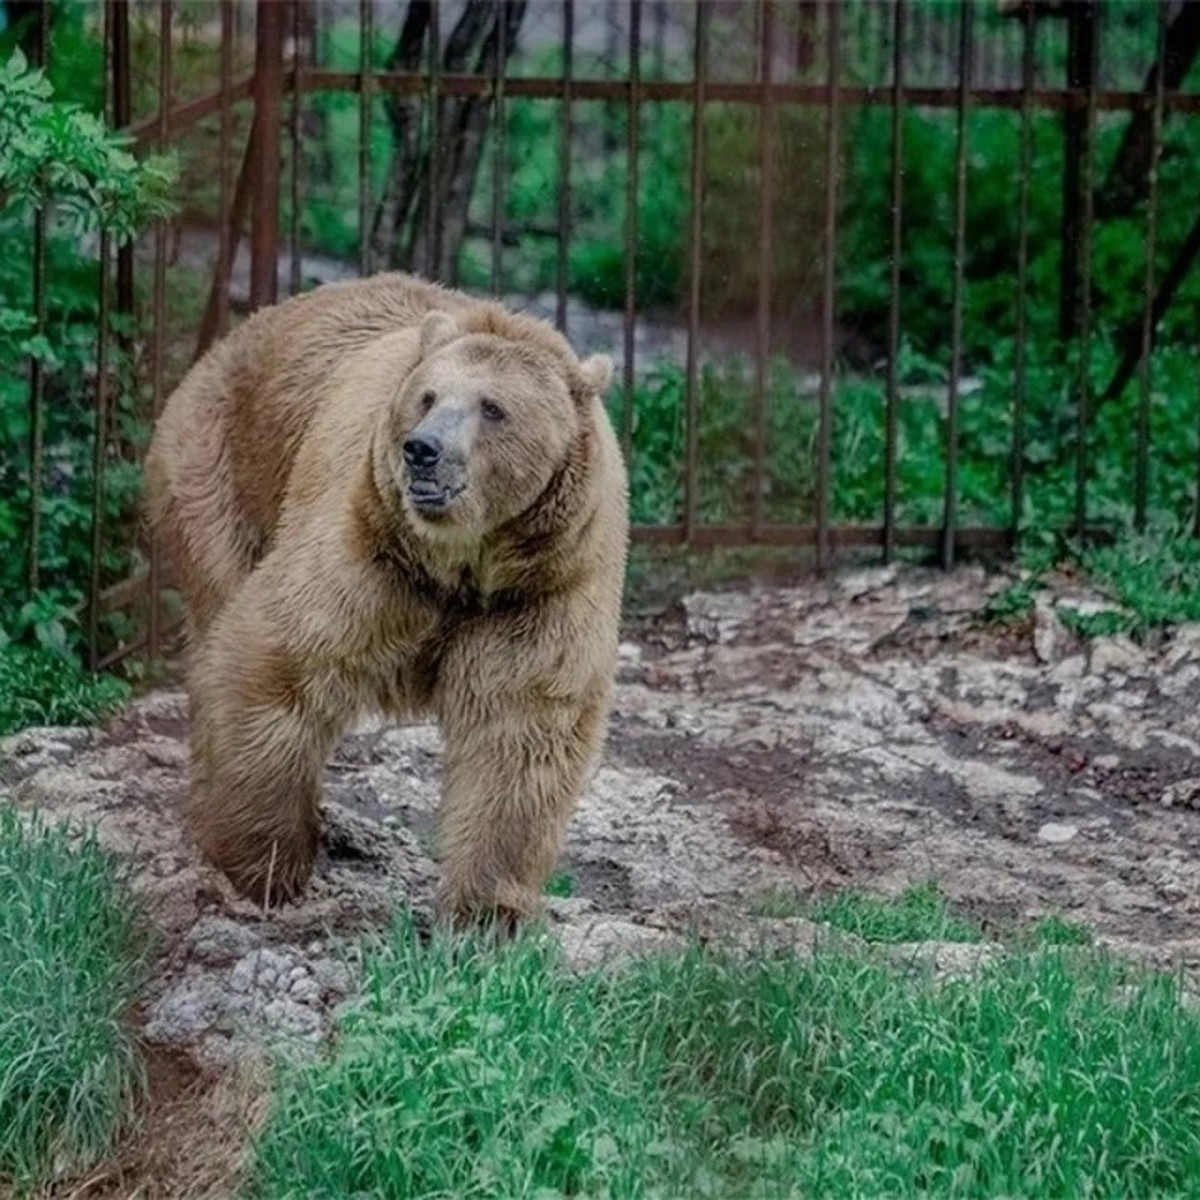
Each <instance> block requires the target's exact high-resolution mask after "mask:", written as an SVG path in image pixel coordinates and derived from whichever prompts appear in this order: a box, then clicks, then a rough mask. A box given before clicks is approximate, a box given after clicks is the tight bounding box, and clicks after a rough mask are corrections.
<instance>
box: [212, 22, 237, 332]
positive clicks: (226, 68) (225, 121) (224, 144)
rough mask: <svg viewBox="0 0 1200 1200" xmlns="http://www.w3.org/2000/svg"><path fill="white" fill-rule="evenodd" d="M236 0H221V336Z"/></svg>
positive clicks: (225, 309) (225, 315)
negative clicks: (234, 9)
mask: <svg viewBox="0 0 1200 1200" xmlns="http://www.w3.org/2000/svg"><path fill="white" fill-rule="evenodd" d="M233 40H234V11H233V0H221V132H220V153H221V162H220V167H219V170H220V173H221V219H220V222H219V230H218V234H217V237H218V242H217V278H218V279H220V280H222V281H223V282H222V285H221V287H220V290H219V292H217V309H216V330H215V332H216V334H217V336H220V335H221V334H223V333H224V332H225V331H226V329H228V327H229V282H228V281H229V269H230V260H231V259H232V257H233V256H232V254H231V239H232V236H233V234H232V230H231V229H230V218H231V208H230V205H231V204H232V194H231V193H232V188H233V180H232V170H233V164H232V161H231V160H232V158H233V151H232V144H233Z"/></svg>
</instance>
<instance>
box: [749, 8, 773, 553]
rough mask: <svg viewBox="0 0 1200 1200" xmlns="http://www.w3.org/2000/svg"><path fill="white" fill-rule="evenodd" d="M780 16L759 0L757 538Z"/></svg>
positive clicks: (758, 532) (753, 504)
mask: <svg viewBox="0 0 1200 1200" xmlns="http://www.w3.org/2000/svg"><path fill="white" fill-rule="evenodd" d="M774 17H775V6H774V4H773V3H772V0H759V6H758V21H759V64H758V69H759V74H758V78H759V97H758V104H759V108H758V172H759V175H758V179H759V188H758V301H757V312H756V314H755V353H754V464H753V471H752V474H751V492H750V537H751V540H753V541H757V540H758V538H759V537H761V536H762V515H763V514H762V507H763V484H764V468H765V463H766V445H767V360H768V359H769V357H770V354H771V259H772V256H773V254H774V252H775V247H774V240H775V236H774V228H773V218H774V206H775V129H774V120H775V113H774V106H773V105H772V103H771V52H772V49H773V40H774Z"/></svg>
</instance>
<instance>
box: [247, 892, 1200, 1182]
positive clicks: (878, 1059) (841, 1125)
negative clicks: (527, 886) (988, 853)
mask: <svg viewBox="0 0 1200 1200" xmlns="http://www.w3.org/2000/svg"><path fill="white" fill-rule="evenodd" d="M922 904H923V905H924V907H923V908H922V907H921V906H920V905H918V908H921V911H922V913H924V912H926V910H927V909H928V907H929V904H928V897H926V900H925V901H923V902H922ZM914 931H915V926H914ZM278 1084H279V1086H278V1090H277V1092H276V1095H275V1099H274V1104H273V1107H272V1110H271V1112H270V1114H269V1117H268V1120H267V1123H266V1126H265V1128H264V1129H263V1130H262V1132H261V1134H260V1136H259V1139H258V1142H257V1145H256V1148H255V1153H254V1159H253V1163H252V1167H251V1170H250V1179H249V1183H250V1187H249V1191H250V1194H251V1195H254V1196H258V1197H272V1198H275V1197H280V1198H282V1197H299V1196H305V1197H312V1198H319V1197H323V1196H328V1197H332V1196H344V1195H376V1196H404V1197H413V1198H416V1197H422V1196H428V1197H433V1196H451V1195H452V1196H457V1197H463V1198H464V1200H469V1198H470V1197H480V1198H482V1197H491V1196H527V1197H540V1198H542V1200H549V1198H550V1197H565V1196H577V1197H583V1196H606V1197H610V1198H611V1200H624V1198H626V1197H629V1198H632V1197H667V1196H694V1197H698V1198H703V1197H727V1196H739V1197H742V1196H744V1197H748V1198H753V1197H762V1198H763V1200H765V1198H766V1197H768V1196H770V1197H782V1196H791V1197H796V1198H797V1200H798V1198H799V1197H801V1196H812V1195H839V1196H840V1195H847V1196H849V1195H888V1196H911V1195H931V1196H967V1195H972V1196H974V1195H980V1196H982V1195H987V1196H1000V1195H1003V1196H1011V1197H1035V1196H1036V1197H1041V1196H1047V1195H1058V1196H1062V1195H1079V1196H1083V1195H1093V1196H1103V1195H1114V1196H1115V1195H1183V1194H1188V1193H1189V1189H1190V1187H1191V1183H1192V1181H1193V1180H1194V1179H1195V1178H1196V1175H1197V1172H1200V1136H1198V1135H1197V1132H1196V1130H1197V1128H1198V1124H1197V1121H1198V1118H1200V1099H1198V1096H1200V1016H1198V1015H1197V1014H1196V1013H1195V1012H1194V1011H1193V1010H1192V1008H1191V1007H1190V1006H1188V1005H1187V1004H1186V1003H1185V1001H1184V998H1183V996H1182V995H1181V987H1180V983H1179V981H1178V980H1175V979H1172V978H1169V977H1164V976H1159V975H1150V974H1143V973H1140V972H1138V971H1136V970H1134V969H1133V968H1130V967H1126V966H1123V965H1120V964H1118V963H1117V962H1115V961H1114V960H1112V959H1110V958H1108V957H1106V956H1105V955H1103V954H1102V953H1099V952H1094V951H1090V950H1086V949H1080V948H1077V947H1075V946H1074V945H1072V946H1071V947H1069V948H1061V949H1051V950H1021V951H1013V952H1011V953H1007V954H1003V955H1001V956H1000V957H999V958H998V959H997V960H996V961H994V962H990V963H988V964H986V965H983V966H981V967H980V969H979V970H978V973H976V974H975V975H973V976H967V977H963V978H953V979H944V980H937V979H936V978H935V977H934V976H933V974H932V972H931V970H930V969H928V968H925V967H921V966H917V965H910V964H905V965H900V964H889V963H886V962H880V961H879V960H878V959H876V958H872V957H870V956H869V955H868V954H865V953H863V954H860V953H855V952H851V951H849V950H847V949H846V947H845V946H844V945H838V944H836V943H832V942H831V944H830V945H829V946H827V947H818V949H817V951H816V953H815V955H814V956H813V957H812V958H811V959H800V958H797V957H794V956H792V955H788V954H783V953H780V954H776V955H769V956H747V955H744V954H737V953H733V952H725V951H723V950H721V949H719V948H716V949H714V948H710V949H707V950H706V949H702V948H700V947H697V946H693V947H691V948H689V949H687V950H686V951H684V952H682V953H679V952H676V953H672V954H667V955H663V956H660V957H658V958H655V959H651V960H644V961H638V962H636V963H634V964H632V965H630V966H628V967H626V968H624V969H622V970H617V971H611V972H606V973H601V972H585V973H583V974H581V975H573V974H571V973H570V972H568V971H566V970H565V969H564V967H563V965H562V964H561V963H560V962H559V960H558V956H557V954H556V953H555V952H554V951H553V949H552V946H551V944H550V943H549V941H548V940H546V939H544V938H543V937H541V936H539V935H538V934H536V933H534V934H529V933H527V934H525V935H524V936H522V937H520V938H518V939H517V940H516V942H515V943H511V944H506V945H504V946H500V947H489V946H487V945H486V944H484V943H482V942H477V941H467V942H462V941H455V940H453V939H451V938H448V937H445V936H444V935H442V934H440V933H439V934H435V935H434V937H433V939H432V942H431V943H428V944H425V943H422V941H421V939H420V938H419V937H418V936H417V934H416V933H415V931H414V930H413V928H412V926H411V924H409V923H408V922H407V921H401V922H400V923H399V924H398V925H397V927H396V929H395V930H394V931H393V933H392V935H391V936H390V938H389V939H387V940H386V941H385V942H382V943H378V944H376V945H374V946H373V947H372V949H371V952H370V954H369V955H368V957H367V961H366V964H365V988H364V994H363V998H362V1000H361V1001H360V1002H358V1003H357V1005H355V1006H354V1007H353V1008H352V1009H351V1010H350V1011H349V1012H348V1014H347V1016H346V1019H345V1023H344V1027H343V1032H342V1035H341V1037H340V1038H339V1040H338V1042H337V1044H336V1046H335V1047H334V1049H333V1050H332V1052H331V1053H330V1054H329V1055H328V1056H327V1057H324V1058H320V1059H315V1060H309V1061H306V1062H294V1063H290V1064H285V1065H284V1066H283V1067H282V1069H281V1072H280V1075H279V1076H278Z"/></svg>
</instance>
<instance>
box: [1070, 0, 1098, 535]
mask: <svg viewBox="0 0 1200 1200" xmlns="http://www.w3.org/2000/svg"><path fill="white" fill-rule="evenodd" d="M1084 19H1085V20H1088V21H1092V22H1097V23H1098V22H1099V19H1100V8H1099V5H1097V4H1092V3H1089V4H1088V5H1087V12H1086V14H1085V17H1084ZM1098 34H1099V30H1098V29H1096V28H1093V29H1092V30H1091V31H1090V36H1088V37H1087V38H1086V39H1085V48H1086V52H1087V54H1088V62H1087V67H1086V69H1087V107H1086V120H1085V123H1084V132H1083V163H1082V175H1083V179H1082V207H1083V212H1082V220H1081V222H1080V228H1079V381H1078V405H1077V430H1076V445H1075V452H1076V453H1075V533H1076V536H1077V537H1080V538H1082V537H1083V536H1084V534H1085V533H1086V531H1087V471H1088V450H1087V440H1088V426H1089V424H1090V423H1091V414H1090V409H1091V389H1092V371H1091V357H1092V228H1093V224H1094V221H1095V212H1094V209H1095V178H1094V176H1095V166H1096V52H1097V44H1098V42H1099V36H1098ZM1064 252H1065V247H1064Z"/></svg>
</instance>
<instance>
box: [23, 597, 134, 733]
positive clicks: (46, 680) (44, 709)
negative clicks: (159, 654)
mask: <svg viewBox="0 0 1200 1200" xmlns="http://www.w3.org/2000/svg"><path fill="white" fill-rule="evenodd" d="M59 612H60V609H59V606H57V605H54V606H53V610H52V617H51V620H52V621H54V622H58V621H59V615H58V614H59ZM128 695H129V686H128V685H127V684H126V683H124V682H123V681H122V680H120V679H116V678H114V677H113V676H111V675H91V674H88V673H87V672H85V671H83V670H81V669H80V667H79V665H78V664H77V663H76V661H75V660H74V658H72V657H70V656H69V655H66V654H63V653H61V652H60V651H57V650H46V649H42V648H40V647H30V646H22V645H16V644H12V643H10V644H9V645H6V646H0V734H5V733H11V732H13V731H14V730H17V729H23V728H25V727H26V726H27V725H89V724H92V723H93V722H95V721H99V720H100V719H101V718H102V717H104V716H105V715H107V714H108V713H109V712H110V711H111V710H112V709H113V708H115V707H116V706H118V705H119V704H120V703H121V702H122V701H124V700H125V699H126V698H127V697H128Z"/></svg>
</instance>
